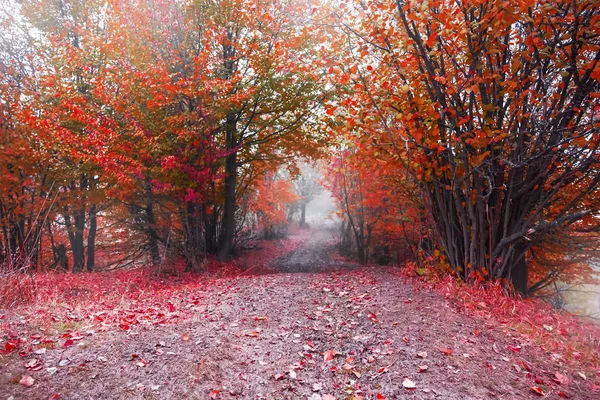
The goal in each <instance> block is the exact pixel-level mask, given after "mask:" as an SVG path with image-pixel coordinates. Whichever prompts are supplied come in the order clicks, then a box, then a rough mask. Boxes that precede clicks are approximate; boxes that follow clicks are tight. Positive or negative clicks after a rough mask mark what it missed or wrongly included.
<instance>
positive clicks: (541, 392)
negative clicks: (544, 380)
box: [531, 386, 546, 396]
mask: <svg viewBox="0 0 600 400" xmlns="http://www.w3.org/2000/svg"><path fill="white" fill-rule="evenodd" d="M531 391H532V392H533V393H535V394H539V395H540V396H545V395H546V393H544V389H542V388H541V387H539V386H532V387H531Z"/></svg>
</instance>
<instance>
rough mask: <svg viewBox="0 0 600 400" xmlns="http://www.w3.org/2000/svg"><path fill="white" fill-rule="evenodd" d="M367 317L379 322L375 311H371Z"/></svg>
mask: <svg viewBox="0 0 600 400" xmlns="http://www.w3.org/2000/svg"><path fill="white" fill-rule="evenodd" d="M367 318H369V319H370V320H371V321H373V322H379V320H378V319H377V315H375V314H374V313H372V312H370V311H369V314H368V315H367Z"/></svg>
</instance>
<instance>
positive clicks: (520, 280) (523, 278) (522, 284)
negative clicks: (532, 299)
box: [510, 244, 529, 295]
mask: <svg viewBox="0 0 600 400" xmlns="http://www.w3.org/2000/svg"><path fill="white" fill-rule="evenodd" d="M515 254H516V255H517V256H516V257H518V258H516V261H515V263H514V264H513V267H512V271H511V274H510V280H511V282H512V284H513V287H514V288H515V290H516V291H517V292H519V293H521V294H523V295H526V294H528V292H529V290H528V289H529V288H528V284H529V282H528V277H529V268H528V267H527V260H526V259H525V255H526V254H527V252H526V248H525V246H524V245H522V244H517V245H516V246H515Z"/></svg>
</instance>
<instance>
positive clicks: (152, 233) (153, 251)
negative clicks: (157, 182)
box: [144, 180, 160, 265]
mask: <svg viewBox="0 0 600 400" xmlns="http://www.w3.org/2000/svg"><path fill="white" fill-rule="evenodd" d="M144 186H145V190H146V213H145V216H146V229H145V231H146V237H147V238H148V247H149V248H150V256H151V257H152V264H153V265H158V264H160V252H159V248H158V235H157V234H156V230H155V229H154V227H155V226H156V225H155V224H156V221H155V219H154V194H153V193H152V186H151V185H150V182H149V181H148V180H146V182H145V183H144Z"/></svg>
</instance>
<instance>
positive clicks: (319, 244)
mask: <svg viewBox="0 0 600 400" xmlns="http://www.w3.org/2000/svg"><path fill="white" fill-rule="evenodd" d="M332 227H333V226H332V225H331V224H327V223H325V222H323V223H320V224H318V225H316V224H315V227H314V228H312V229H310V231H309V234H308V236H307V238H306V240H304V241H302V243H301V244H300V246H298V247H297V248H296V249H295V250H293V251H292V252H290V253H288V254H286V255H284V256H283V257H280V258H278V259H276V260H274V261H273V264H272V266H273V267H274V268H275V270H276V271H278V272H283V273H307V272H333V271H340V270H351V269H357V268H360V266H359V265H358V264H356V263H353V262H348V261H346V260H344V259H342V258H340V257H337V258H334V257H332V253H333V252H334V250H335V242H334V237H333V234H332Z"/></svg>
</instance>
